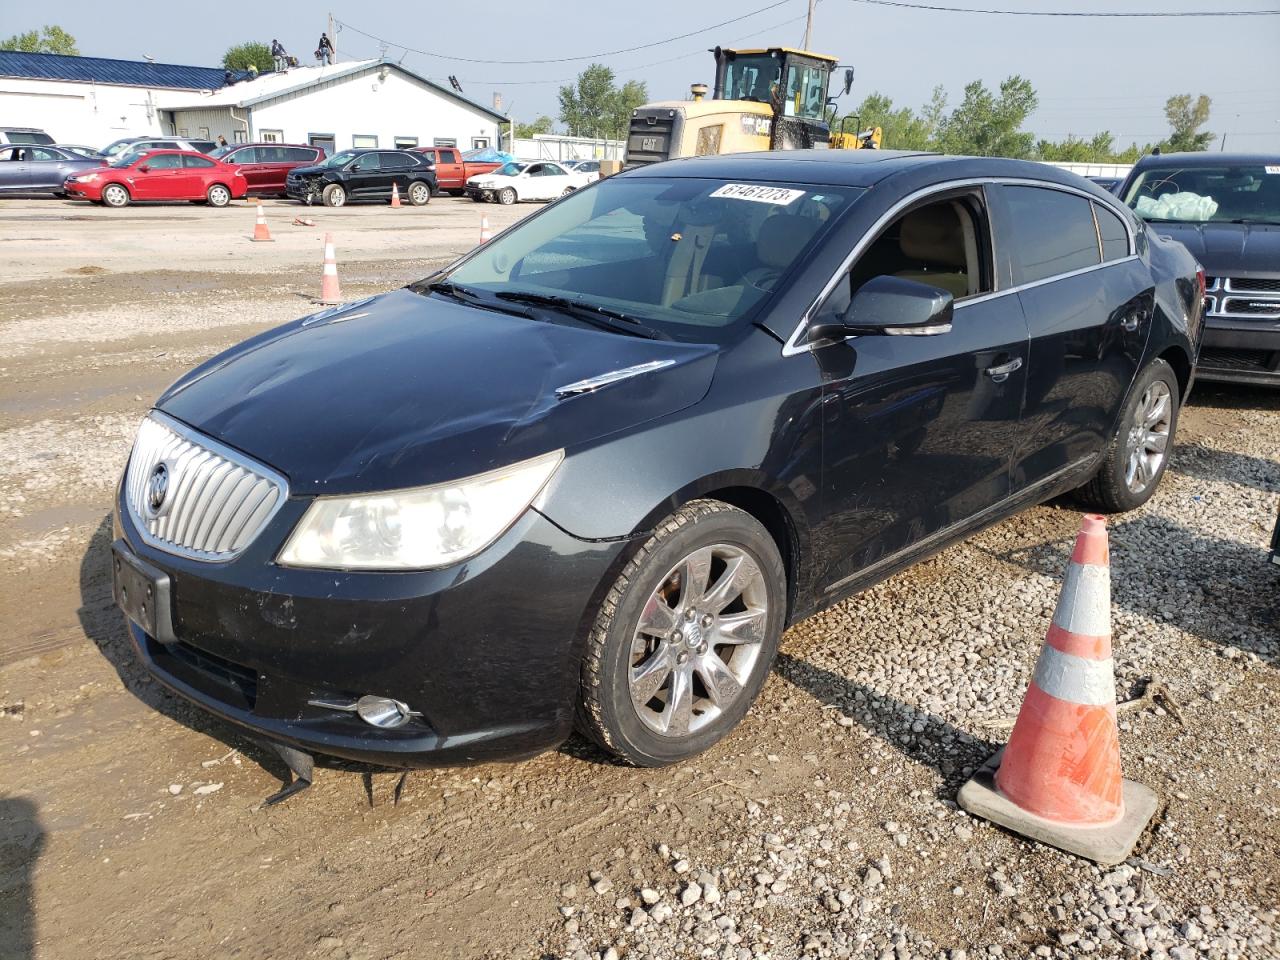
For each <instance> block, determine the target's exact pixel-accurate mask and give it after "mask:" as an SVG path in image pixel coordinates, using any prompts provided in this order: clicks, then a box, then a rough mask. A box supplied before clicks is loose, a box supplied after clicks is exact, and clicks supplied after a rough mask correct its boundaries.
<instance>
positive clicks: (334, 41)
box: [329, 13, 338, 63]
mask: <svg viewBox="0 0 1280 960" xmlns="http://www.w3.org/2000/svg"><path fill="white" fill-rule="evenodd" d="M329 46H331V47H333V51H332V55H333V62H334V63H337V62H338V35H337V34H336V33H335V32H334V30H333V14H332V13H330V14H329Z"/></svg>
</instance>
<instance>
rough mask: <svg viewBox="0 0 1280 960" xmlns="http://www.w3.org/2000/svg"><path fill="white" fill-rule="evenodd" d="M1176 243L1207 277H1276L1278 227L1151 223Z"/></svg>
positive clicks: (1279, 271) (1279, 257)
mask: <svg viewBox="0 0 1280 960" xmlns="http://www.w3.org/2000/svg"><path fill="white" fill-rule="evenodd" d="M1148 228H1149V229H1151V230H1154V231H1155V232H1156V233H1157V234H1159V235H1160V236H1162V237H1168V238H1169V239H1171V240H1177V241H1178V242H1179V243H1181V244H1183V245H1184V246H1186V248H1187V249H1188V250H1190V251H1191V255H1192V256H1193V257H1195V258H1196V259H1197V260H1199V261H1200V265H1201V266H1203V267H1204V272H1205V273H1207V274H1208V275H1209V276H1211V277H1249V276H1263V275H1266V276H1276V275H1280V227H1277V226H1270V225H1267V224H1253V223H1152V224H1149V225H1148Z"/></svg>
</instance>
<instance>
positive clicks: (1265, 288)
mask: <svg viewBox="0 0 1280 960" xmlns="http://www.w3.org/2000/svg"><path fill="white" fill-rule="evenodd" d="M1227 292H1228V293H1257V292H1264V293H1280V279H1270V278H1266V277H1263V278H1258V277H1232V278H1231V279H1230V280H1228V281H1227Z"/></svg>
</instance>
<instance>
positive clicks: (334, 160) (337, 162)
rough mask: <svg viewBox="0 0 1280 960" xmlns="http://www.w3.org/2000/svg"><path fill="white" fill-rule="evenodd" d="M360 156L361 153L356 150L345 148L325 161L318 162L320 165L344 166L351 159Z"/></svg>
mask: <svg viewBox="0 0 1280 960" xmlns="http://www.w3.org/2000/svg"><path fill="white" fill-rule="evenodd" d="M358 156H360V154H359V153H357V152H356V151H355V150H343V151H341V152H340V153H335V154H334V155H333V156H332V157H330V158H329V159H328V160H325V161H324V162H323V163H321V164H318V166H321V167H343V166H346V165H347V163H348V162H349V161H351V160H354V159H355V158H356V157H358Z"/></svg>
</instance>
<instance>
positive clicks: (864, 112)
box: [844, 88, 946, 150]
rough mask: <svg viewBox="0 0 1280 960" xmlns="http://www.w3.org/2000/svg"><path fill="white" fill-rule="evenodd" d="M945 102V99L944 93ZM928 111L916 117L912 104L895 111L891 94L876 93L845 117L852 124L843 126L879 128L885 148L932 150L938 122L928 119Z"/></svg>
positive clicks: (865, 128) (847, 130)
mask: <svg viewBox="0 0 1280 960" xmlns="http://www.w3.org/2000/svg"><path fill="white" fill-rule="evenodd" d="M940 91H941V88H937V89H935V90H934V94H935V96H937V95H938V94H939V93H940ZM943 102H944V103H945V102H946V97H945V96H944V97H943ZM928 110H929V108H928V107H926V108H925V110H924V113H923V114H922V115H921V116H917V115H916V114H915V112H914V111H913V110H912V109H911V108H910V107H900V108H899V109H897V110H895V109H894V108H893V101H892V100H891V99H890V98H889V97H887V96H885V95H884V94H882V93H879V92H875V93H872V94H870V95H868V96H867V97H866V98H865V99H864V100H863V101H862V103H860V104H858V106H857V107H855V108H854V110H853V112H852V113H850V114H849V115H848V116H846V117H845V120H846V121H850V123H848V124H845V125H844V129H845V130H846V132H849V133H853V132H854V130H853V129H852V128H853V126H857V128H858V130H859V131H861V130H869V129H871V128H872V127H880V129H881V131H882V132H883V134H884V139H883V140H882V142H881V146H882V147H883V148H884V149H886V150H929V149H931V148H932V146H933V141H934V134H935V133H936V124H934V123H932V122H931V121H930V119H929V118H928Z"/></svg>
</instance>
